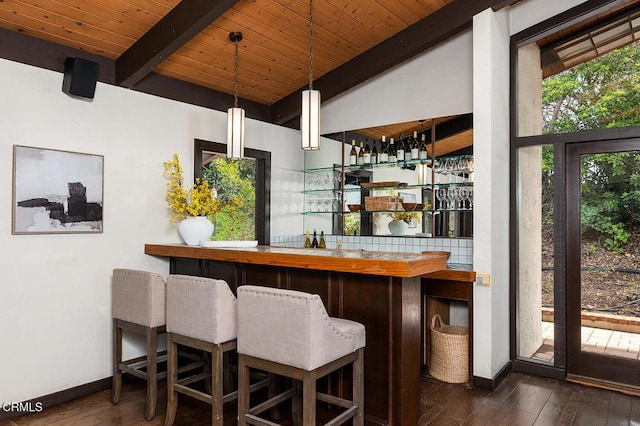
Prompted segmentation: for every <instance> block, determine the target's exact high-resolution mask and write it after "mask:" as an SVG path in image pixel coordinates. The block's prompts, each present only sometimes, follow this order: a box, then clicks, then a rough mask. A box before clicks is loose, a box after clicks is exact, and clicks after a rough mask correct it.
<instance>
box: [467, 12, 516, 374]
mask: <svg viewBox="0 0 640 426" xmlns="http://www.w3.org/2000/svg"><path fill="white" fill-rule="evenodd" d="M508 18H509V16H508V14H507V13H506V12H496V13H494V12H493V11H492V10H491V9H487V10H485V11H484V12H481V13H479V14H478V15H476V16H475V17H474V19H473V67H474V79H473V83H474V85H473V99H474V102H473V109H474V115H473V144H474V147H473V153H474V166H475V170H474V178H475V180H474V188H473V195H474V196H473V199H474V203H473V207H474V210H473V228H474V235H473V236H474V251H473V267H474V269H475V270H476V271H477V272H483V273H489V274H490V275H491V280H490V286H489V287H484V286H483V287H480V286H476V287H475V288H474V292H473V297H474V306H478V307H479V308H478V309H477V311H476V310H474V314H475V315H474V321H473V331H474V339H475V341H476V342H483V344H482V345H479V344H476V345H474V348H473V358H474V362H475V365H474V374H475V375H478V376H480V377H485V378H492V377H494V376H495V375H496V374H497V373H498V372H499V371H500V370H501V369H502V368H503V367H504V366H505V365H506V364H507V363H508V362H509V232H508V231H509V36H508ZM476 312H477V313H476Z"/></svg>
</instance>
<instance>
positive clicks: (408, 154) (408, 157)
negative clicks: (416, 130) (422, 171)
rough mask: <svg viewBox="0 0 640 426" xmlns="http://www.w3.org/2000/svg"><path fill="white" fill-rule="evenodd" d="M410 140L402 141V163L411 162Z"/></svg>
mask: <svg viewBox="0 0 640 426" xmlns="http://www.w3.org/2000/svg"><path fill="white" fill-rule="evenodd" d="M409 139H410V138H406V139H405V140H404V161H405V162H406V161H411V141H410V140H409Z"/></svg>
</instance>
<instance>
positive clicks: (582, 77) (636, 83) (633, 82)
mask: <svg viewBox="0 0 640 426" xmlns="http://www.w3.org/2000/svg"><path fill="white" fill-rule="evenodd" d="M542 89H543V96H542V103H543V116H544V125H543V131H544V132H545V133H564V132H574V131H577V130H588V129H602V128H615V127H624V126H635V125H639V124H640V44H639V43H637V42H636V43H633V44H630V45H628V46H626V47H623V48H621V49H618V50H615V51H612V52H610V53H608V54H606V55H603V56H601V57H599V58H597V59H594V60H593V61H590V62H586V63H583V64H580V65H577V66H575V67H573V68H571V69H569V70H566V71H564V72H562V73H560V74H557V75H554V76H552V77H549V78H547V79H545V80H544V82H543V83H542Z"/></svg>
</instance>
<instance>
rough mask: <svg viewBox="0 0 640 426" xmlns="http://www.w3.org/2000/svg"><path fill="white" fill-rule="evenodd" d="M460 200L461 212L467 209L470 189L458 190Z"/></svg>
mask: <svg viewBox="0 0 640 426" xmlns="http://www.w3.org/2000/svg"><path fill="white" fill-rule="evenodd" d="M458 198H459V199H460V210H466V209H467V203H466V201H467V200H468V199H469V190H468V188H465V187H464V186H463V187H460V188H458Z"/></svg>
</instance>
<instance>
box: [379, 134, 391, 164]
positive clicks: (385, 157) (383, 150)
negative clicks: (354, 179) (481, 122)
mask: <svg viewBox="0 0 640 426" xmlns="http://www.w3.org/2000/svg"><path fill="white" fill-rule="evenodd" d="M386 144H387V137H386V136H385V135H382V140H381V142H380V153H379V154H378V163H382V164H384V163H388V162H389V147H388V146H385V145H386Z"/></svg>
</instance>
